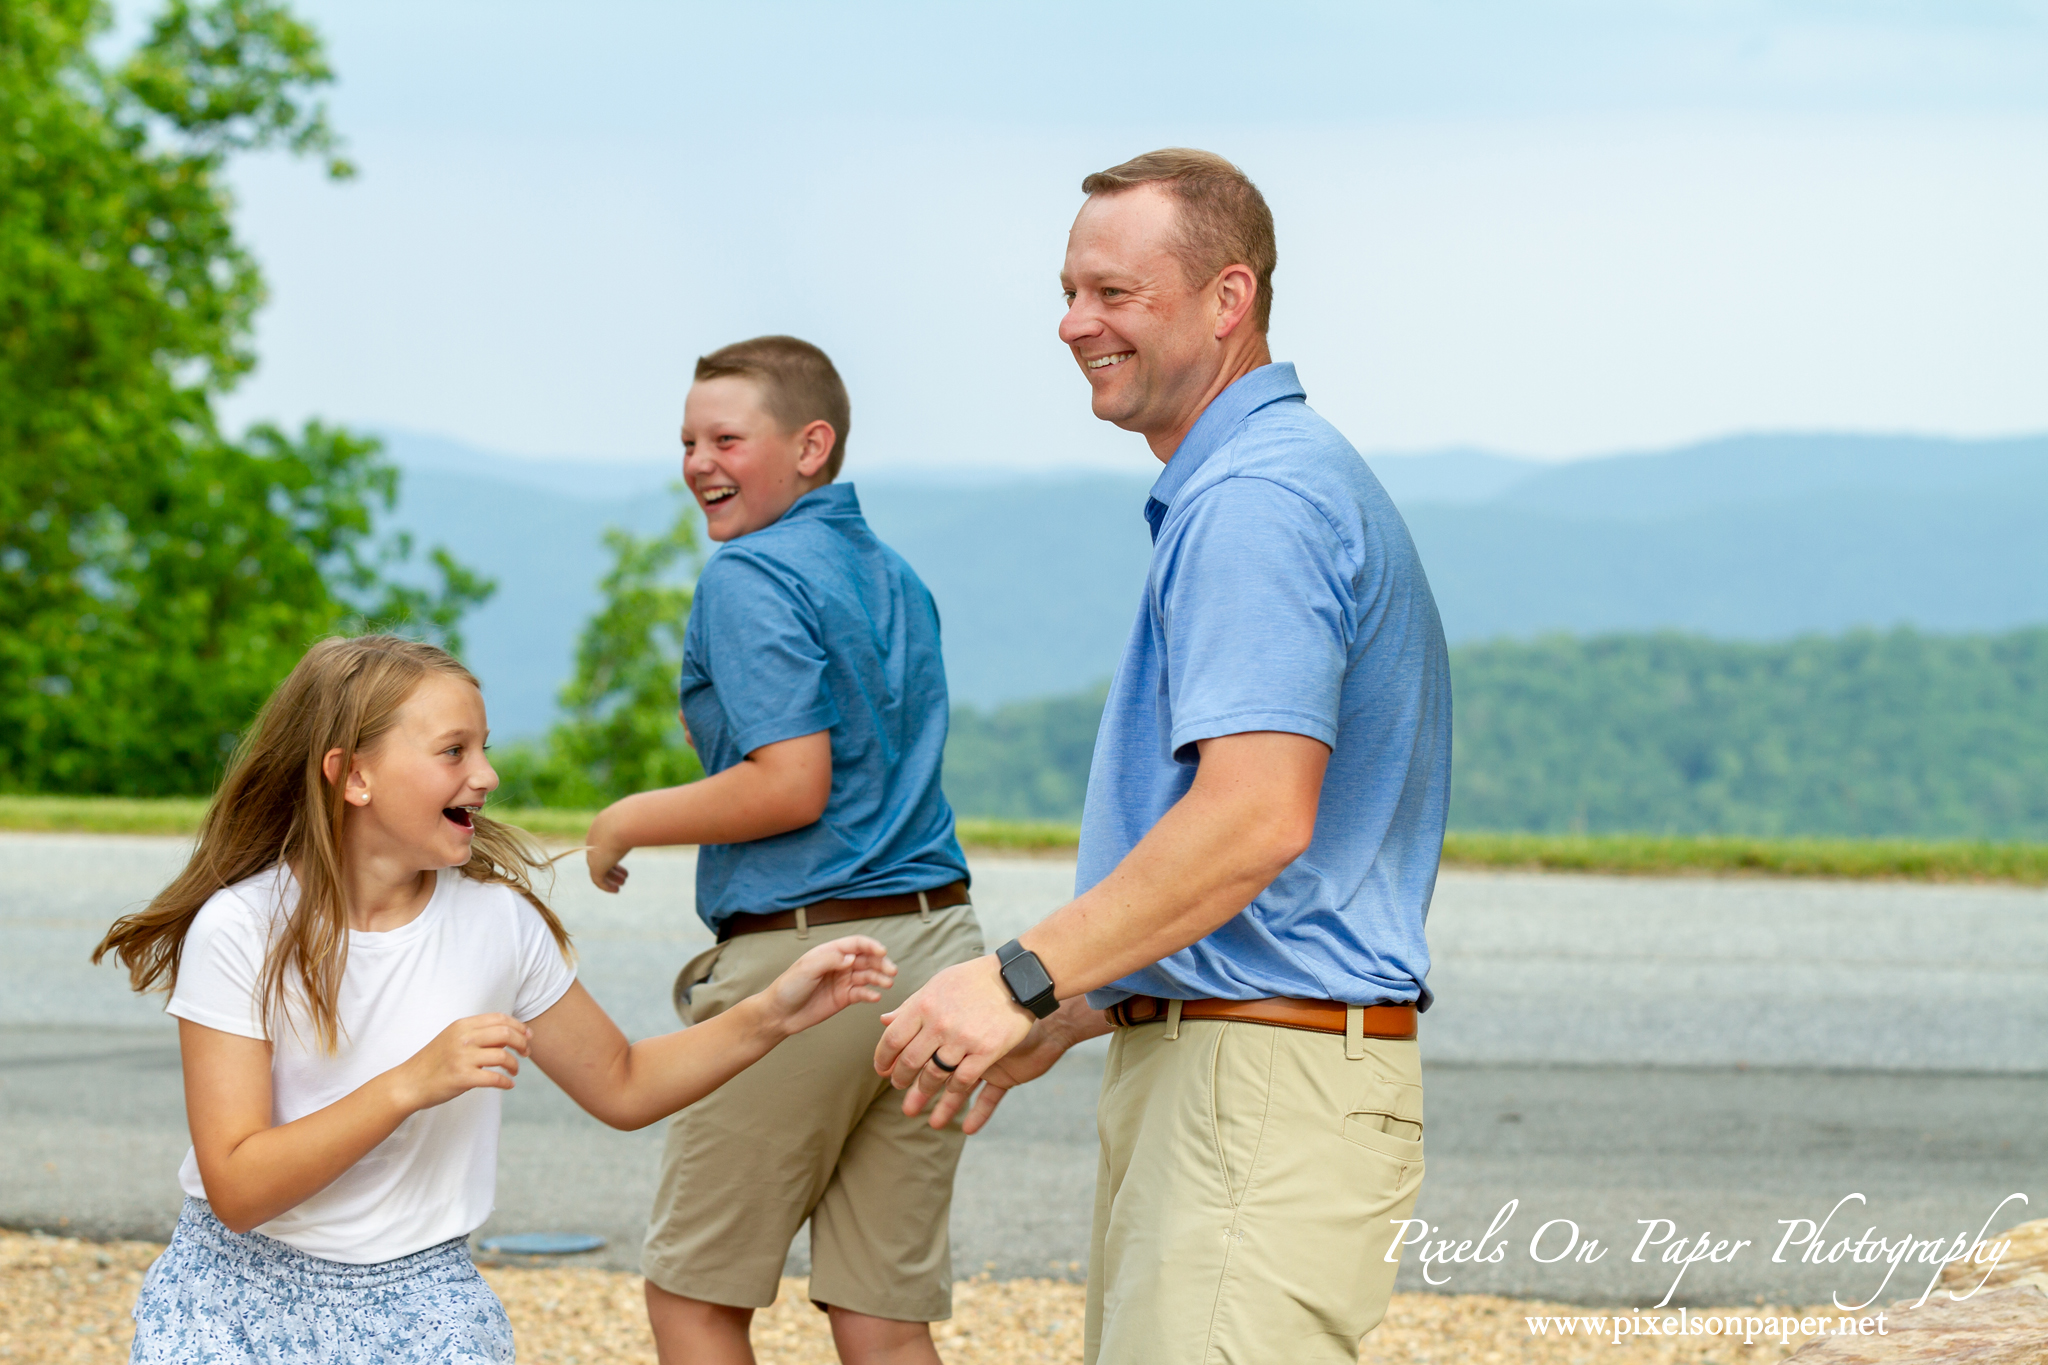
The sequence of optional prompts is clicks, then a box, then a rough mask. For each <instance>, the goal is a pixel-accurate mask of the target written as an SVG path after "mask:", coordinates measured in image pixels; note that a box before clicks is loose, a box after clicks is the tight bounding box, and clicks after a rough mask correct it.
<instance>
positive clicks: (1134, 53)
mask: <svg viewBox="0 0 2048 1365" xmlns="http://www.w3.org/2000/svg"><path fill="white" fill-rule="evenodd" d="M146 8H147V7H135V6H129V7H124V11H123V12H124V16H126V17H128V18H129V19H130V21H131V22H132V19H133V16H134V15H135V14H137V13H141V12H146ZM302 12H305V13H307V14H308V15H309V16H310V17H312V18H313V19H314V21H315V22H316V23H317V24H318V25H319V27H320V28H321V29H322V31H323V32H324V33H325V34H326V36H327V38H328V41H329V45H330V51H331V55H332V57H333V59H334V62H335V65H336V67H337V68H338V70H339V72H340V74H341V83H340V85H339V87H338V88H337V90H336V91H335V92H334V94H333V96H332V104H333V110H334V116H335V120H336V122H337V124H338V125H339V127H340V128H341V130H342V131H343V133H344V135H345V136H346V137H347V138H348V140H349V141H350V143H351V150H352V153H353V155H354V157H355V159H356V160H357V161H358V162H359V164H360V165H361V167H362V171H363V174H362V176H361V177H360V178H359V179H358V180H357V181H355V182H353V183H351V184H348V185H343V186H333V185H329V184H327V183H325V182H324V181H322V180H321V179H320V178H319V177H318V175H317V174H316V173H315V172H314V171H313V169H312V168H311V167H310V166H306V165H299V164H293V163H290V162H287V161H283V160H280V159H275V158H263V159H258V160H253V161H250V162H248V163H246V164H245V165H244V166H243V167H242V168H241V169H240V170H239V171H238V172H237V183H238V186H239V189H240V194H241V198H242V209H241V219H240V221H241V223H242V225H243V228H244V231H245V233H246V235H247V237H248V238H249V240H250V241H251V242H252V244H253V245H254V247H255V249H256V251H257V252H258V254H259V256H260V257H261V258H262V260H263V261H264V263H265V265H266V268H267V270H268V272H269V276H270V279H271V283H272V303H271V305H270V307H269V308H268V309H267V310H266V312H265V314H264V316H263V319H262V322H261V331H260V351H261V354H262V356H263V366H262V368H261V370H260V371H259V372H258V374H257V375H256V376H255V377H254V378H253V379H252V380H250V381H249V382H248V383H247V384H246V385H245V386H244V387H243V389H242V390H241V391H239V392H238V393H237V394H236V395H235V397H234V398H233V399H232V400H231V403H230V407H229V411H230V414H231V416H232V417H234V418H235V419H236V420H245V421H246V420H255V419H257V418H262V417H275V418H283V419H286V420H292V421H296V420H298V419H300V418H302V417H305V416H309V415H316V414H317V415H322V416H326V417H328V418H332V419H339V420H343V421H348V422H352V423H357V424H363V425H373V426H390V427H403V428H408V429H415V430H421V431H429V432H435V433H439V434H442V435H446V436H450V437H454V438H457V439H460V440H464V441H468V442H470V443H472V444H475V445H479V446H483V447H487V448H490V449H494V450H504V451H508V452H513V453H523V454H533V455H542V454H546V455H570V456H577V455H582V456H598V457H612V458H617V457H648V458H666V457H668V456H669V455H670V454H671V453H672V452H673V450H674V428H675V423H676V419H677V415H678V413H679V411H680V406H681V400H682V394H683V391H684V389H685V388H686V387H687V382H688V372H689V365H690V362H691V360H692V359H693V358H694V357H695V356H696V355H697V354H699V353H701V352H703V351H705V350H707V349H710V348H711V347H713V346H716V345H718V344H721V343H723V342H725V341H729V340H733V339H737V338H739V337H742V336H748V335H753V334H755V333H759V332H764V331H789V332H795V333H797V334H799V335H803V336H807V337H810V338H812V339H813V340H816V341H818V342H820V343H821V344H823V345H824V346H826V347H827V349H828V350H830V351H831V352H832V353H833V354H834V356H835V358H837V359H838V361H839V362H840V365H841V368H842V369H843V370H844V371H845V373H846V375H847V378H848V381H849V384H850V386H851V388H852V392H853V399H854V435H853V440H852V442H851V443H850V447H849V448H850V451H851V453H852V456H853V459H854V461H855V462H856V463H855V465H854V466H853V467H854V468H855V469H858V468H859V467H860V466H861V465H862V464H867V465H869V466H870V467H877V468H880V467H917V466H922V467H953V468H969V467H972V468H981V469H990V468H1059V467H1071V466H1093V467H1123V468H1138V467H1142V461H1143V459H1144V454H1143V448H1142V445H1141V444H1139V443H1138V442H1137V441H1136V439H1135V438H1132V437H1128V436H1125V435H1123V434H1122V433H1118V432H1116V431H1114V430H1113V429H1110V428H1106V427H1103V426H1101V425H1100V424H1098V423H1096V422H1094V421H1093V419H1092V418H1090V417H1089V415H1088V413H1087V407H1086V397H1085V394H1086V390H1085V386H1084V385H1083V383H1082V381H1081V380H1080V379H1079V378H1078V376H1076V375H1075V374H1074V373H1073V370H1072V362H1071V360H1070V359H1069V358H1068V357H1067V355H1066V353H1065V352H1064V350H1063V349H1062V348H1061V347H1060V346H1059V344H1058V342H1057V340H1056V338H1055V336H1054V328H1055V326H1056V325H1057V321H1058V313H1059V299H1058V294H1057V285H1056V276H1057V272H1058V267H1059V258H1060V252H1061V248H1062V244H1063V240H1064V236H1065V231H1066V227H1067V224H1068V223H1069V222H1070V221H1071V219H1072V215H1073V212H1074V209H1075V207H1076V206H1077V204H1078V201H1079V193H1078V188H1077V185H1078V181H1079V179H1080V177H1081V176H1082V175H1083V174H1085V173H1086V172H1088V171H1090V170H1094V169H1097V168H1099V167H1101V166H1103V165H1107V164H1111V163H1113V162H1115V161H1118V160H1121V159H1123V158H1124V157H1126V156H1129V155H1131V154H1133V153H1135V152H1137V151H1141V150H1144V149H1146V148H1148V147H1153V146H1159V145H1166V144H1173V143H1182V144H1192V145H1198V146H1205V147H1209V148H1212V149H1214V150H1216V151H1220V152H1222V153H1224V154H1225V155H1228V156H1230V157H1232V158H1233V159H1235V160H1237V161H1238V162H1239V164H1241V165H1242V166H1244V167H1245V169H1246V170H1247V171H1249V172H1250V173H1251V175H1252V176H1253V178H1254V179H1256V180H1257V181H1259V183H1260V184H1261V186H1262V187H1263V188H1264V189H1265V190H1266V192H1267V195H1268V197H1269V199H1270V200H1271V201H1272V203H1273V205H1274V209H1275V213H1276V216H1277V218H1278V225H1279V233H1280V261H1281V264H1280V270H1279V272H1278V275H1277V277H1276V286H1277V288H1276V294H1277V300H1278V303H1277V307H1276V311H1275V315H1274V345H1275V351H1276V354H1278V355H1279V356H1280V357H1282V358H1285V359H1292V360H1294V361H1296V362H1297V363H1298V364H1299V365H1300V367H1301V370H1302V374H1303V378H1304V380H1305V382H1306V384H1307V387H1308V389H1309V393H1310V399H1311V401H1312V402H1314V403H1315V404H1316V405H1317V406H1318V407H1319V408H1321V409H1322V410H1323V411H1324V412H1325V413H1326V414H1327V415H1329V416H1331V417H1332V418H1333V419H1334V420H1336V421H1337V422H1338V424H1339V425H1340V426H1341V427H1343V428H1344V429H1345V430H1346V432H1347V433H1348V434H1349V435H1350V436H1351V437H1352V439H1353V441H1354V442H1355V443H1356V444H1357V445H1359V446H1360V447H1361V448H1362V449H1365V450H1367V451H1368V452H1371V451H1384V450H1418V449H1431V448H1439V447H1447V446H1458V445H1478V446H1484V447H1488V448H1492V449H1498V450H1503V451H1508V452H1515V453H1525V454H1533V455H1542V456H1553V457H1565V456H1572V455H1583V454H1595V453H1607V452H1611V451H1617V450H1626V449H1643V448H1652V447H1656V446H1662V445H1669V444H1675V443H1677V442H1681V441H1685V440H1690V439H1694V438H1698V437H1704V436H1711V435H1719V434H1724V433H1727V432H1731V431H1744V430H1756V429H1766V428H1769V429H1783V428H1795V429H1819V428H1825V429H1838V430H1840V429H1846V430H1881V431H1897V430H1910V431H1924V432H1938V433H1949V434H1992V433H2010V432H2018V431H2032V430H2042V429H2048V383H2043V382H2042V375H2043V374H2044V372H2048V253H2044V252H2042V251H2041V250H2040V249H2039V245H2038V244H2039V243H2040V242H2042V241H2048V3H2005V4H1991V3H1967V2H1962V3H1941V4H1937V3H1911V4H1909V3H1889V4H1888V3H1882V2H1873V3H1859V4H1850V3H1774V4H1773V3H1760V2H1758V3H1743V2H1741V0H1730V2H1729V3H1719V4H1709V3H1675V2H1674V3H1656V2H1655V0H1636V3H1627V4H1623V3H1605V2H1595V0H1584V2H1583V3H1570V2H1569V0H1524V2H1522V3H1472V2H1471V0H1436V3H1428V4H1419V3H1381V2H1378V0H1362V2H1354V3H1351V4H1343V5H1334V4H1333V5H1293V6H1289V5H1260V6H1238V7H1226V6H1221V5H1213V4H1172V5H1166V4H1145V3H1128V4H1123V5H1119V6H1083V5H1077V4H1034V5H1031V6H994V5H982V6H970V5H959V4H954V5H939V4H920V5H903V4H867V5H847V4H843V3H842V4H815V5H813V4H779V5H778V4H751V5H746V6H733V5H721V6H701V5H681V4H653V3H631V4H628V3H586V4H578V5H574V6H571V5H566V4H553V5H542V4H534V3H490V4H484V3H480V2H472V0H463V2H461V3H452V2H451V3H440V2H436V0H411V3H406V4H394V3H383V0H347V3H318V4H308V5H304V6H302Z"/></svg>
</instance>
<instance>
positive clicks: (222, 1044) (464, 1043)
mask: <svg viewBox="0 0 2048 1365" xmlns="http://www.w3.org/2000/svg"><path fill="white" fill-rule="evenodd" d="M528 1038H529V1033H528V1030H527V1027H526V1025H524V1024H522V1023H520V1022H519V1021H518V1020H517V1019H514V1018H512V1017H511V1016H510V1015H506V1014H485V1015H479V1016H477V1017H476V1018H474V1019H458V1020H457V1021H456V1022H454V1023H452V1024H450V1025H449V1026H448V1027H447V1028H446V1029H444V1030H442V1032H441V1034H440V1035H439V1036H438V1037H436V1038H435V1039H434V1041H433V1042H431V1043H429V1044H427V1046H426V1047H424V1048H422V1049H420V1051H419V1052H418V1053H416V1054H414V1055H413V1056H412V1057H411V1058H410V1059H409V1060H407V1061H405V1062H404V1063H402V1064H400V1065H398V1066H395V1067H393V1068H392V1069H391V1070H389V1071H387V1072H385V1073H384V1074H383V1075H381V1076H378V1077H376V1078H375V1079H374V1080H372V1081H370V1082H368V1083H367V1084H365V1085H363V1086H361V1087H360V1088H358V1089H356V1090H354V1091H351V1092H350V1093H349V1094H347V1095H344V1096H343V1097H342V1098H340V1099H338V1100H336V1101H335V1102H334V1103H333V1104H330V1105H328V1106H327V1107H326V1108H325V1109H321V1110H317V1111H315V1112H314V1113H311V1114H308V1115H306V1116H305V1117H304V1118H301V1119H294V1120H293V1121H292V1122H290V1123H286V1124H278V1125H274V1126H273V1125H272V1123H271V1121H270V1119H271V1108H270V1105H271V1093H270V1062H271V1051H270V1044H269V1043H267V1042H265V1041H263V1040H262V1039H260V1038H244V1037H241V1036H240V1035H238V1034H233V1033H224V1032H222V1031H221V1030H219V1029H211V1028H207V1027H206V1026H205V1025H203V1024H195V1023H193V1022H192V1021H191V1020H189V1019H180V1020H179V1021H178V1049H179V1052H180V1054H181V1055H182V1057H183V1060H184V1066H185V1115H186V1120H187V1122H188V1123H189V1124H190V1126H191V1129H192V1149H193V1152H194V1154H195V1155H196V1156H197V1157H198V1159H199V1177H200V1179H201V1180H202V1181H204V1182H205V1184H206V1199H207V1202H208V1203H209V1204H211V1205H212V1206H213V1214H214V1217H216V1218H218V1219H220V1221H221V1222H222V1223H224V1224H226V1225H227V1227H228V1228H229V1229H230V1230H232V1231H234V1232H247V1231H248V1230H249V1229H251V1228H253V1227H258V1226H260V1225H261V1224H264V1223H267V1222H269V1221H270V1220H271V1219H273V1218H275V1217H277V1216H278V1215H279V1214H282V1213H285V1212H288V1211H289V1210H291V1209H293V1208H296V1207H297V1206H298V1205H300V1204H303V1203H304V1202H305V1201H306V1200H308V1199H310V1198H312V1197H313V1196H314V1195H316V1194H318V1193H319V1192H320V1191H321V1190H324V1189H326V1188H327V1187H328V1186H329V1185H331V1184H333V1183H334V1181H335V1179H336V1178H337V1177H338V1176H340V1175H341V1173H342V1172H343V1171H346V1170H347V1169H348V1168H349V1167H351V1166H353V1165H355V1164H356V1162H358V1161H360V1160H362V1159H363V1157H364V1156H365V1155H367V1154H368V1152H369V1151H370V1149H371V1148H372V1147H375V1146H376V1145H377V1144H378V1143H380V1142H382V1141H383V1140H384V1139H385V1138H387V1137H390V1136H391V1134H392V1132H393V1130H395V1129H396V1128H397V1127H398V1125H399V1124H401V1123H403V1122H405V1120H406V1119H407V1118H408V1117H409V1116H410V1115H412V1114H414V1113H416V1112H418V1111H419V1110H421V1109H430V1108H432V1107H433V1106H434V1105H437V1104H441V1103H444V1102H445V1101H448V1100H451V1099H454V1098H455V1097H456V1096H457V1095H460V1094H462V1093H463V1092H464V1091H467V1090H474V1089H477V1088H479V1087H492V1088H495V1089H499V1090H510V1089H511V1088H512V1078H511V1077H510V1076H506V1075H502V1074H500V1073H499V1072H498V1071H496V1070H493V1069H492V1068H495V1067H503V1068H505V1070H506V1071H512V1072H516V1071H518V1070H519V1058H520V1057H521V1056H522V1055H524V1054H525V1052H526V1050H527V1045H528Z"/></svg>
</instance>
